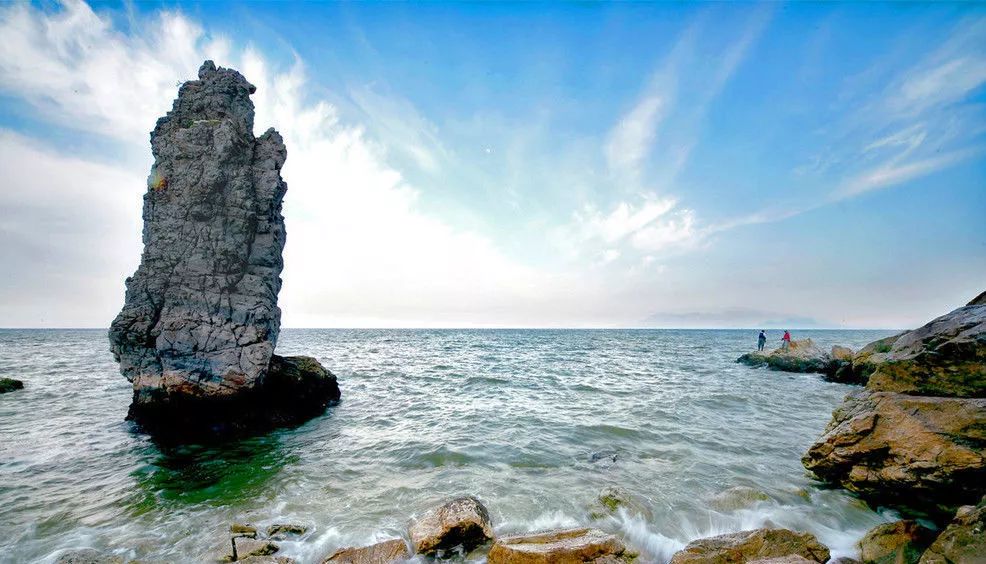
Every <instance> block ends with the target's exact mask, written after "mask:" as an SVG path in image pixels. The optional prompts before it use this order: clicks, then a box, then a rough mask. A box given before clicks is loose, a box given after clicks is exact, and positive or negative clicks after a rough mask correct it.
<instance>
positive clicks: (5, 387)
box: [0, 378, 24, 394]
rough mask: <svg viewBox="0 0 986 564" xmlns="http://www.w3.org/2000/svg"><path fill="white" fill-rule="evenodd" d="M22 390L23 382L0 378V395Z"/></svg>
mask: <svg viewBox="0 0 986 564" xmlns="http://www.w3.org/2000/svg"><path fill="white" fill-rule="evenodd" d="M22 389H24V382H21V381H20V380H14V379H13V378H0V394H6V393H7V392H13V391H15V390H22Z"/></svg>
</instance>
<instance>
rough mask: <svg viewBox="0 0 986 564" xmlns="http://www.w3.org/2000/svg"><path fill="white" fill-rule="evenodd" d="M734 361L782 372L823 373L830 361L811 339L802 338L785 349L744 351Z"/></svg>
mask: <svg viewBox="0 0 986 564" xmlns="http://www.w3.org/2000/svg"><path fill="white" fill-rule="evenodd" d="M736 362H738V363H740V364H746V365H747V366H753V367H761V366H766V367H767V368H769V369H771V370H779V371H782V372H819V373H825V372H826V370H828V367H829V364H830V363H831V357H830V356H829V355H828V354H826V353H824V352H822V350H821V349H819V348H818V347H817V346H816V345H815V343H814V342H813V341H812V340H811V339H804V340H801V341H791V345H790V346H789V347H788V348H786V349H785V348H777V349H774V350H772V351H769V352H768V351H755V352H750V353H746V354H744V355H743V356H741V357H739V358H737V359H736Z"/></svg>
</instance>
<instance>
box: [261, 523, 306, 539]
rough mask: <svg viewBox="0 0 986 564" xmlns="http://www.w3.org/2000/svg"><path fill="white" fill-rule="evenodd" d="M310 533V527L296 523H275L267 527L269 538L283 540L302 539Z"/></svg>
mask: <svg viewBox="0 0 986 564" xmlns="http://www.w3.org/2000/svg"><path fill="white" fill-rule="evenodd" d="M307 532H308V527H306V526H304V525H298V524H296V523H275V524H273V525H271V526H270V527H267V538H270V539H273V540H283V539H286V538H288V537H300V536H301V535H303V534H305V533H307Z"/></svg>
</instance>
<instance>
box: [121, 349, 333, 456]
mask: <svg viewBox="0 0 986 564" xmlns="http://www.w3.org/2000/svg"><path fill="white" fill-rule="evenodd" d="M339 397H340V392H339V384H338V382H337V381H336V377H335V375H333V374H332V373H331V372H329V371H328V370H326V369H325V368H324V367H323V366H322V365H321V364H319V363H318V361H317V360H315V359H314V358H311V357H306V356H293V357H280V356H277V355H274V356H273V357H272V358H271V362H270V368H269V370H268V371H267V374H266V376H265V377H264V380H263V382H262V383H261V384H260V385H259V386H258V387H256V388H254V389H251V390H247V391H242V392H238V393H237V394H235V395H228V396H221V397H200V396H189V395H184V394H168V393H165V392H161V391H158V392H157V393H150V394H149V393H147V391H146V390H145V391H143V392H142V393H140V394H138V393H136V392H135V393H134V401H133V403H132V404H130V411H129V413H128V414H127V419H128V420H130V421H133V422H135V423H136V424H137V426H138V427H139V428H140V430H142V431H144V432H146V433H148V434H150V435H152V436H154V438H155V439H157V440H160V441H162V442H166V443H187V442H210V441H214V440H223V439H228V438H235V437H241V436H248V435H253V434H257V433H263V432H266V431H269V430H271V429H274V428H277V427H289V426H293V425H299V424H301V423H304V422H305V421H308V420H309V419H311V418H313V417H317V416H318V415H321V414H322V413H324V412H325V409H326V408H327V407H328V406H329V405H331V404H333V403H334V402H337V401H338V400H339Z"/></svg>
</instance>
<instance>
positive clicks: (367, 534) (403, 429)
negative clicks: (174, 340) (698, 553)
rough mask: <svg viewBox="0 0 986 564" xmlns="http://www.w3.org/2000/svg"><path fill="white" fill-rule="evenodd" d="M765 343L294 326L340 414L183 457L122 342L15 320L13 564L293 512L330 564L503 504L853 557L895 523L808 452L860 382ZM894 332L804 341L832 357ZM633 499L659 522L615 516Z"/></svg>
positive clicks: (512, 512)
mask: <svg viewBox="0 0 986 564" xmlns="http://www.w3.org/2000/svg"><path fill="white" fill-rule="evenodd" d="M757 333H758V330H755V329H751V330H664V329H639V330H608V329H606V330H528V329H518V330H507V329H503V330H501V329H482V330H459V329H448V330H431V329H429V330H416V329H386V330H384V329H380V330H375V329H352V330H347V329H318V330H316V329H285V330H282V332H281V335H280V339H279V342H278V346H277V350H278V353H279V354H283V355H291V354H305V355H310V356H314V357H317V358H318V359H319V360H320V361H321V362H322V363H323V364H324V365H325V366H326V367H328V368H329V369H330V370H331V371H332V372H333V373H335V374H336V375H337V376H338V378H339V384H340V387H341V389H342V401H341V402H340V403H339V405H338V406H335V407H332V408H330V409H329V410H328V412H327V413H326V414H325V415H323V416H321V417H318V418H316V419H313V420H311V421H309V422H307V423H305V424H303V425H301V426H299V427H296V428H292V429H284V430H278V431H275V432H272V433H269V434H267V435H264V436H260V437H254V438H248V439H243V440H237V441H233V442H229V443H226V444H223V445H220V446H216V445H212V446H203V445H190V446H182V447H163V446H160V445H158V444H156V443H155V442H154V441H153V440H151V438H149V437H147V436H146V435H143V434H141V433H139V432H138V431H137V430H136V429H134V427H133V425H132V424H131V423H129V422H127V421H125V420H124V418H125V416H126V413H127V406H128V405H129V403H130V398H131V388H130V384H129V383H128V382H127V381H126V380H125V379H124V378H123V377H122V376H121V375H120V373H119V371H118V367H117V365H116V363H115V362H114V361H113V358H112V355H111V354H110V353H109V343H108V340H107V337H106V332H105V331H104V330H16V329H5V330H0V376H6V377H12V378H17V379H20V380H22V381H24V383H25V389H23V390H20V391H17V392H13V393H8V394H3V395H0V562H5V563H6V562H12V563H13V562H16V563H20V562H54V561H55V560H56V559H57V558H58V557H59V556H60V555H62V554H64V553H65V552H67V551H69V550H73V549H81V548H95V549H98V550H101V551H105V552H108V553H113V554H116V555H118V556H120V557H121V558H123V559H125V560H131V559H136V560H141V561H152V562H213V561H215V560H216V558H217V557H218V556H220V555H221V554H222V553H223V552H222V551H223V550H224V549H225V548H226V547H227V546H228V544H229V538H228V532H227V531H228V527H229V525H230V523H233V522H246V523H252V524H255V525H258V526H259V527H261V528H263V527H265V526H267V525H270V524H272V523H284V522H288V523H298V524H302V525H305V526H307V527H308V532H307V533H306V534H305V535H303V536H302V537H300V538H298V539H293V540H288V541H284V542H281V543H280V546H281V550H280V552H279V553H278V555H283V556H288V557H292V558H295V559H297V561H298V562H300V563H302V564H306V563H316V562H320V561H321V559H322V558H324V557H325V556H326V555H328V554H330V553H331V552H333V551H334V550H335V549H336V548H339V547H344V546H357V545H364V544H368V543H372V542H374V541H378V540H385V539H388V538H394V537H406V531H407V524H408V522H409V521H410V520H411V519H413V518H414V517H415V516H416V515H420V514H421V513H423V512H424V511H426V510H427V509H429V508H431V507H433V506H435V505H437V504H440V503H441V502H443V501H445V500H447V499H449V498H451V497H455V496H461V495H472V496H476V497H477V498H479V499H480V500H482V502H483V503H484V504H485V505H486V506H487V508H488V509H489V511H490V515H491V517H492V520H493V525H494V528H495V530H496V532H497V534H509V533H520V532H526V531H537V530H543V529H549V528H557V527H574V526H594V527H598V528H601V529H603V530H606V531H610V532H613V533H616V534H618V535H620V536H621V537H622V538H623V539H624V540H625V542H626V543H627V544H628V545H629V546H631V547H632V548H634V549H635V550H638V551H639V552H640V553H641V561H642V562H657V563H663V562H667V561H668V560H669V559H670V558H671V555H672V554H674V552H675V551H677V550H679V549H681V548H683V547H684V546H685V545H686V544H687V543H688V542H689V541H691V540H693V539H697V538H701V537H706V536H711V535H717V534H721V533H727V532H733V531H740V530H746V529H751V528H756V527H764V526H773V527H786V528H790V529H795V530H800V531H809V532H811V533H812V534H814V535H815V536H816V537H818V539H819V540H820V541H821V542H822V543H823V544H825V545H827V546H828V547H829V548H830V549H831V551H832V553H833V557H835V556H852V555H854V554H855V553H856V549H855V547H854V545H855V543H856V542H857V541H858V540H859V539H860V538H861V537H862V536H863V535H864V534H865V533H866V531H867V530H869V529H870V528H872V527H874V526H876V525H877V524H880V523H882V522H887V521H890V520H892V519H894V518H895V517H896V515H895V514H894V513H893V512H892V511H889V510H882V509H880V510H874V509H873V508H870V507H868V506H867V505H866V504H864V503H862V502H861V501H859V500H858V499H856V498H855V497H853V496H852V495H851V494H849V493H847V492H845V491H843V490H840V489H837V488H831V487H826V486H825V485H824V484H822V483H820V482H818V481H816V480H815V479H813V478H812V477H811V476H810V475H809V474H808V473H807V472H806V471H805V470H804V468H803V467H802V465H801V462H800V458H801V456H802V455H803V454H804V453H805V451H806V450H807V449H808V447H809V446H810V445H811V444H812V443H813V442H814V441H815V440H816V439H817V438H818V437H819V436H820V435H821V434H822V432H823V430H824V429H825V426H826V424H827V423H828V422H829V419H830V416H831V413H832V410H833V409H835V408H836V407H837V406H838V405H839V403H840V402H841V401H842V399H843V397H844V396H845V395H846V394H847V393H849V392H851V391H852V390H853V387H851V386H848V385H843V384H836V383H830V382H825V381H824V380H823V379H822V378H821V377H820V376H819V375H817V374H791V373H782V372H773V371H768V370H765V369H755V368H749V367H746V366H742V365H739V364H737V363H736V362H735V360H736V358H737V357H738V356H740V355H741V354H742V353H744V352H747V351H750V350H753V349H754V348H755V345H756V339H757ZM771 333H773V334H771ZM892 333H893V332H892V331H843V330H830V331H829V330H826V331H822V330H811V331H808V330H805V331H793V332H792V334H793V337H794V338H795V339H804V338H809V337H810V338H811V339H813V340H814V341H815V342H816V343H817V344H818V345H819V346H820V347H822V348H823V349H827V348H829V347H831V346H832V345H836V344H838V345H844V346H850V347H853V348H856V349H858V348H859V347H861V346H863V345H865V344H866V343H868V342H870V341H873V340H875V339H878V338H881V337H884V336H887V335H890V334H892ZM768 335H769V336H770V342H769V344H768V347H772V346H775V345H777V344H779V342H780V341H779V339H780V336H781V334H780V332H778V331H774V332H768ZM610 487H616V488H619V489H621V490H622V491H624V492H625V493H626V495H629V496H631V497H632V498H633V499H635V500H636V502H635V503H636V504H637V505H639V506H640V507H641V509H638V510H637V511H625V510H620V511H618V512H617V513H616V514H615V515H612V516H609V517H604V518H602V519H595V520H594V519H593V518H592V517H591V516H590V514H591V513H592V511H591V508H592V505H593V503H594V502H595V500H596V499H597V498H598V496H599V495H600V493H601V492H603V491H604V490H606V489H607V488H610ZM459 558H460V560H466V561H469V562H482V561H484V559H485V556H484V554H483V552H482V551H479V552H475V553H472V554H469V555H464V556H460V557H459Z"/></svg>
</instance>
